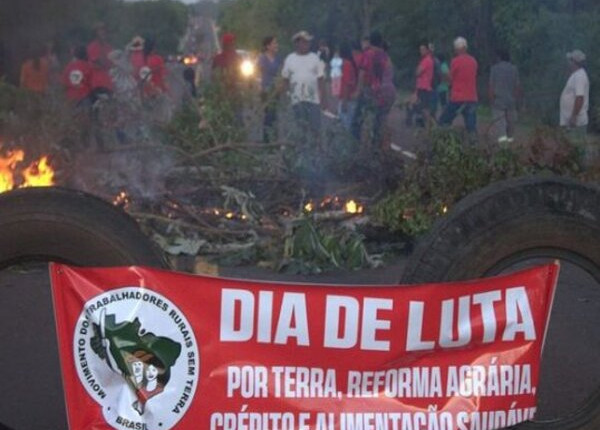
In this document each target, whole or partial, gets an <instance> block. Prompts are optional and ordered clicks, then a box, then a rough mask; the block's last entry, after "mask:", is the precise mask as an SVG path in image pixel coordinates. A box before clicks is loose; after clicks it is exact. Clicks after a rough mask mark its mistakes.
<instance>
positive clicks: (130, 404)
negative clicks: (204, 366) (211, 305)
mask: <svg viewBox="0 0 600 430" xmlns="http://www.w3.org/2000/svg"><path fill="white" fill-rule="evenodd" d="M73 356H74V358H75V367H76V368H77V374H78V376H79V379H80V382H81V384H82V385H83V386H84V387H85V389H86V391H87V392H88V394H89V395H90V396H91V397H92V398H93V399H94V400H95V401H96V402H97V403H98V404H100V405H101V407H102V413H103V415H104V418H105V420H106V422H107V423H108V424H109V425H110V426H112V427H113V428H115V429H117V430H128V429H161V430H169V429H171V428H172V427H173V426H174V425H175V424H177V422H178V421H179V420H180V419H181V418H182V417H183V416H184V415H185V413H186V411H187V409H188V408H189V406H190V404H191V403H192V399H193V397H194V393H195V391H196V386H197V384H198V373H199V364H200V357H199V355H198V346H197V344H196V338H195V336H194V333H193V330H192V326H191V325H190V323H189V322H188V320H187V319H186V318H185V315H183V313H182V312H181V311H180V310H179V309H178V308H177V306H175V305H174V304H173V303H172V302H171V301H170V300H169V299H167V298H166V297H164V296H162V295H160V294H158V293H156V292H154V291H151V290H149V289H147V288H141V287H126V288H120V289H117V290H111V291H108V292H105V293H103V294H100V295H98V296H96V297H94V298H92V299H90V300H89V301H88V302H87V303H86V304H85V306H84V308H83V310H82V312H81V315H80V316H79V319H78V321H77V325H76V326H75V336H74V341H73Z"/></svg>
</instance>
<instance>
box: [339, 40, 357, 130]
mask: <svg viewBox="0 0 600 430" xmlns="http://www.w3.org/2000/svg"><path fill="white" fill-rule="evenodd" d="M340 57H341V58H342V79H341V88H340V108H339V116H340V120H341V122H342V125H343V126H344V127H345V128H346V129H347V130H350V129H351V128H352V123H353V121H354V114H355V112H356V99H357V95H358V94H357V88H358V66H357V65H356V62H355V60H354V58H355V57H354V55H353V53H352V48H351V46H350V44H349V43H343V44H342V45H341V46H340Z"/></svg>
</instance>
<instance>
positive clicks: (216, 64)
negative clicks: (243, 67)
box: [212, 33, 242, 90]
mask: <svg viewBox="0 0 600 430" xmlns="http://www.w3.org/2000/svg"><path fill="white" fill-rule="evenodd" d="M221 45H222V51H221V52H219V53H218V54H217V55H215V56H214V58H213V62H212V70H213V73H214V75H215V77H216V78H217V79H220V80H221V82H222V83H223V84H224V85H225V87H226V88H227V89H229V90H234V89H235V87H236V86H237V84H238V82H239V79H240V64H241V62H242V59H241V57H240V56H239V55H238V53H237V52H236V50H235V35H234V34H232V33H225V34H223V37H222V38H221Z"/></svg>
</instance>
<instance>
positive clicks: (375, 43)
mask: <svg viewBox="0 0 600 430" xmlns="http://www.w3.org/2000/svg"><path fill="white" fill-rule="evenodd" d="M369 41H370V46H369V47H368V48H367V49H366V50H365V51H364V52H363V55H362V59H361V62H360V64H359V66H358V69H359V73H358V93H359V100H358V104H357V107H356V114H355V117H354V123H353V125H352V134H353V135H354V137H355V138H356V139H359V140H360V137H361V131H362V125H363V121H364V117H365V113H366V110H367V109H371V110H372V111H373V112H374V114H375V118H374V121H373V130H372V133H371V136H372V140H371V144H372V145H373V146H374V147H376V146H378V145H380V144H381V143H383V140H384V139H383V138H384V131H385V128H386V125H387V118H388V114H389V113H390V111H391V109H392V106H393V105H394V102H395V101H396V87H395V85H394V67H393V64H392V61H391V59H390V57H389V55H388V54H387V53H386V52H385V50H384V49H383V46H384V41H383V36H382V35H381V33H379V32H378V31H373V32H372V33H371V35H370V37H369Z"/></svg>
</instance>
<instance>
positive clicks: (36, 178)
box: [22, 156, 54, 187]
mask: <svg viewBox="0 0 600 430" xmlns="http://www.w3.org/2000/svg"><path fill="white" fill-rule="evenodd" d="M22 175H23V178H24V179H25V182H24V183H23V185H22V187H49V186H50V185H54V169H52V166H50V164H48V157H46V156H43V157H42V158H40V159H39V160H38V161H34V162H33V163H31V164H30V165H29V167H27V168H26V169H25V170H23V173H22Z"/></svg>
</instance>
